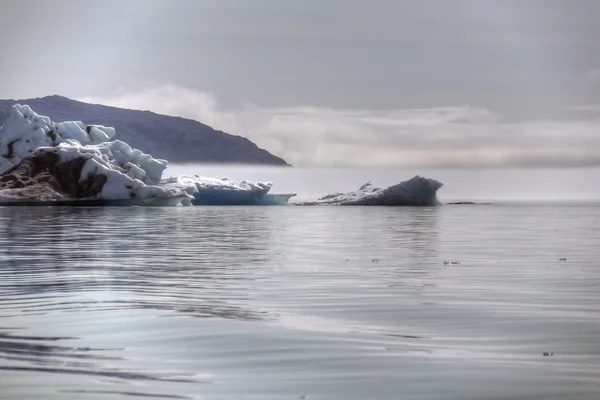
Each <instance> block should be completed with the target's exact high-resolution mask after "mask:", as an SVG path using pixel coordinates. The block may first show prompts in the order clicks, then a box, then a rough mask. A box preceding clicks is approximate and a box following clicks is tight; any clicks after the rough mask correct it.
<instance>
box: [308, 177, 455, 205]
mask: <svg viewBox="0 0 600 400" xmlns="http://www.w3.org/2000/svg"><path fill="white" fill-rule="evenodd" d="M442 186H444V184H443V183H441V182H439V181H436V180H435V179H429V178H423V177H420V176H418V175H417V176H415V177H414V178H412V179H409V180H407V181H403V182H400V183H398V184H397V185H393V186H390V187H388V188H385V189H381V188H376V187H373V185H372V184H371V182H367V183H365V184H364V185H362V186H361V187H360V189H358V190H357V191H354V192H349V193H334V194H330V195H327V196H325V197H322V198H320V199H319V200H316V201H312V202H304V203H298V204H299V205H340V206H351V205H358V206H431V205H438V204H439V201H438V198H437V191H438V190H439V189H440V188H441V187H442Z"/></svg>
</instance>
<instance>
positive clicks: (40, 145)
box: [0, 104, 188, 199]
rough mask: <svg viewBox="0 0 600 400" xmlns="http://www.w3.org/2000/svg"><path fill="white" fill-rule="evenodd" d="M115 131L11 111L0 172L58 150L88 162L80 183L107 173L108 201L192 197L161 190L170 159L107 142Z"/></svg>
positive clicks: (1, 140) (1, 135)
mask: <svg viewBox="0 0 600 400" xmlns="http://www.w3.org/2000/svg"><path fill="white" fill-rule="evenodd" d="M114 135H115V130H114V128H109V127H104V126H101V125H85V124H84V123H82V122H80V121H66V122H59V123H54V122H52V121H51V120H50V118H48V117H45V116H40V115H38V114H36V113H35V112H34V111H33V110H32V109H31V108H30V107H29V106H27V105H25V106H23V105H20V104H16V105H14V106H13V107H12V109H11V112H10V115H9V117H8V119H7V121H6V122H5V124H4V125H3V126H2V127H0V173H3V172H4V171H6V170H7V169H9V168H10V167H12V166H14V165H16V164H18V163H19V162H20V161H21V160H22V159H23V158H25V157H27V156H28V155H31V154H33V153H34V152H36V151H55V152H57V153H58V154H59V156H60V159H61V161H62V162H67V161H69V160H72V159H74V158H78V157H83V158H84V159H86V160H87V161H86V163H85V164H84V167H83V169H82V172H81V178H80V179H81V181H84V180H86V179H87V178H88V177H89V176H90V175H94V174H96V175H97V174H104V175H106V177H107V182H106V183H105V184H104V186H103V189H102V193H101V197H102V198H103V199H147V198H167V197H181V198H182V199H185V198H187V197H188V196H187V195H185V193H182V192H181V191H180V190H177V188H165V187H161V186H159V185H158V183H159V181H160V180H161V176H162V173H163V171H164V170H165V169H166V168H167V164H168V162H167V161H166V160H160V159H155V158H153V157H152V156H150V155H149V154H145V153H143V152H142V151H140V150H138V149H132V148H131V147H130V146H129V145H128V144H127V143H125V142H122V141H120V140H114V141H108V140H110V139H112V138H113V137H114Z"/></svg>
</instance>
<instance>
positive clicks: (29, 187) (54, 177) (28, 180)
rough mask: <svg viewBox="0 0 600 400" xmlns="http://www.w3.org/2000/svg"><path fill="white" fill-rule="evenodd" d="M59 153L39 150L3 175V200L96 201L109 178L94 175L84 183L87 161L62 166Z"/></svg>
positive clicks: (0, 181) (79, 159)
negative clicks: (83, 174) (82, 177)
mask: <svg viewBox="0 0 600 400" xmlns="http://www.w3.org/2000/svg"><path fill="white" fill-rule="evenodd" d="M60 161H61V160H60V157H59V155H58V154H57V153H56V150H53V149H45V150H38V151H37V152H35V153H33V154H32V155H30V156H28V157H26V158H24V159H23V160H21V162H20V163H19V164H17V165H15V166H14V167H12V168H10V169H9V170H7V171H5V172H4V173H3V174H2V175H0V196H1V197H5V198H12V199H18V200H21V199H22V200H58V199H93V198H96V197H97V196H98V195H99V194H100V193H101V192H102V188H103V187H104V184H105V183H106V180H107V177H106V175H102V174H100V175H92V176H90V177H89V178H88V179H86V180H85V181H83V182H79V179H80V178H81V170H82V168H83V166H84V164H85V162H86V161H87V159H86V158H84V157H77V158H74V159H72V160H70V161H67V162H60Z"/></svg>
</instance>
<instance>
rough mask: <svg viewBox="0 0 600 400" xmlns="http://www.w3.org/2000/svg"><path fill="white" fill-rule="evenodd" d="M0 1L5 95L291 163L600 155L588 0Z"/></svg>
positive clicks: (549, 161) (536, 161) (594, 34)
mask: <svg viewBox="0 0 600 400" xmlns="http://www.w3.org/2000/svg"><path fill="white" fill-rule="evenodd" d="M0 6H1V10H2V11H1V12H0V54H1V57H0V98H27V97H35V96H44V95H48V94H61V95H65V96H68V97H72V98H83V99H88V100H93V101H97V102H103V103H107V104H117V105H122V106H127V107H134V108H137V107H142V108H148V109H151V110H154V111H158V112H166V113H169V114H174V115H183V116H187V117H191V118H195V119H199V120H201V121H202V122H204V123H207V124H209V125H214V126H215V127H217V128H220V129H223V130H226V131H229V132H231V133H235V134H240V135H244V136H247V137H249V138H250V139H252V140H255V141H256V142H257V143H258V144H259V145H260V146H262V147H265V148H267V149H268V150H270V151H272V152H274V153H277V154H278V155H281V156H283V157H284V158H286V159H287V160H288V161H290V162H292V163H295V164H316V165H340V164H350V165H369V166H371V165H382V166H389V165H416V164H427V165H463V164H469V165H474V166H477V165H507V164H508V165H532V164H533V165H557V166H572V165H597V164H599V163H600V161H599V155H598V152H597V151H596V150H595V149H597V148H598V138H597V137H598V134H597V132H598V131H599V130H598V127H599V124H600V122H599V121H600V119H599V114H598V113H595V112H592V111H590V110H593V109H594V108H595V107H597V106H596V105H597V104H600V79H599V77H600V74H599V73H598V71H600V41H598V40H597V38H598V37H600V24H598V23H597V15H600V2H598V1H595V0H582V1H578V2H576V3H575V2H572V1H570V0H529V1H522V0H455V1H447V0H422V1H400V0H399V1H389V0H373V1H366V0H361V1H359V0H320V1H309V0H286V1H280V0H253V1H248V0H227V1H224V0H201V1H200V0H178V1H169V0H124V1H116V0H102V1H100V0H88V1H78V0H54V1H52V2H50V1H44V0H38V1H35V0H21V1H11V0H0ZM567 109H568V110H569V111H568V112H564V111H565V110H567ZM576 109H577V110H579V112H574V110H576ZM584 109H586V110H587V111H586V112H582V110H584Z"/></svg>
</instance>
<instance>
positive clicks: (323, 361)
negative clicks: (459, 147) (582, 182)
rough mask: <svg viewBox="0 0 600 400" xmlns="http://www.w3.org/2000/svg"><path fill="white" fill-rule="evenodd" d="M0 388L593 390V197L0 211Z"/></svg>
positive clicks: (233, 393) (486, 395) (288, 395)
mask: <svg viewBox="0 0 600 400" xmlns="http://www.w3.org/2000/svg"><path fill="white" fill-rule="evenodd" d="M0 229H1V232H2V234H1V235H0V399H2V400H5V399H7V400H12V399H32V398H44V399H122V398H132V397H134V398H135V397H142V398H165V399H300V398H307V399H398V398H407V399H574V398H577V399H597V398H600V339H599V338H600V262H599V261H598V260H599V259H600V246H598V244H599V243H600V207H599V206H597V205H578V206H573V205H532V204H529V205H517V204H509V205H475V206H442V207H437V208H435V207H431V208H411V207H407V208H366V207H365V208H363V207H356V208H343V207H323V208H320V207H315V208H310V207H262V208H261V207H213V208H210V207H206V208H203V207H193V208H142V207H139V208H50V207H48V208H46V207H39V208H21V207H7V208H0Z"/></svg>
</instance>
